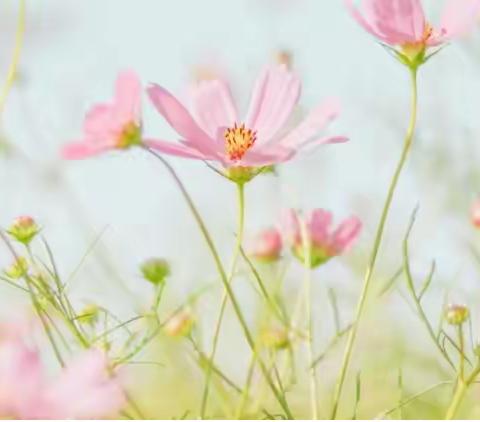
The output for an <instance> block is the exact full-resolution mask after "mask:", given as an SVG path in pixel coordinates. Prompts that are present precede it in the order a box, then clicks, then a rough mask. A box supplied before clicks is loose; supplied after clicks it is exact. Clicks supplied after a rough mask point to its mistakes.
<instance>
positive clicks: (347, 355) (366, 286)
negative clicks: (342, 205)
mask: <svg viewBox="0 0 480 422" xmlns="http://www.w3.org/2000/svg"><path fill="white" fill-rule="evenodd" d="M417 71H418V69H417V68H411V69H410V77H411V84H412V104H411V116H410V123H409V126H408V129H407V134H406V136H405V142H404V145H403V149H402V153H401V156H400V159H399V161H398V164H397V167H396V169H395V172H394V174H393V177H392V180H391V182H390V186H389V188H388V192H387V198H386V200H385V204H384V206H383V211H382V214H381V217H380V221H379V224H378V227H377V231H376V235H375V241H374V243H373V248H372V252H371V255H370V259H369V263H368V266H367V271H366V273H365V278H364V282H363V287H362V291H361V294H360V298H359V301H358V304H357V309H356V313H355V319H354V324H353V326H352V329H351V331H350V333H349V336H348V340H347V345H346V347H345V352H344V356H343V361H342V364H341V367H340V373H339V376H338V380H337V384H336V387H335V393H334V399H333V409H332V413H331V419H335V417H336V416H337V412H338V406H339V402H340V398H341V395H342V391H343V386H344V383H345V378H346V375H347V371H348V368H349V365H350V361H351V358H352V353H353V347H354V344H355V340H356V338H357V332H358V327H359V323H360V320H361V318H362V316H363V312H364V308H365V304H366V300H367V296H368V293H369V291H370V284H371V282H372V279H373V273H374V270H375V265H376V263H377V257H378V253H379V250H380V245H381V243H382V239H383V233H384V231H385V226H386V223H387V219H388V215H389V212H390V207H391V205H392V202H393V198H394V195H395V191H396V188H397V185H398V182H399V180H400V176H401V174H402V170H403V168H404V166H405V163H406V162H407V158H408V156H409V153H410V150H411V147H412V143H413V138H414V134H415V127H416V122H417V103H418V87H417Z"/></svg>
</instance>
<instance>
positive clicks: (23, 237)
mask: <svg viewBox="0 0 480 422" xmlns="http://www.w3.org/2000/svg"><path fill="white" fill-rule="evenodd" d="M39 231H40V227H38V225H37V223H36V222H35V220H34V219H33V218H32V217H29V216H22V217H17V218H16V219H15V220H14V221H13V223H12V225H11V226H10V227H9V228H8V230H7V232H8V234H9V235H10V236H12V237H13V238H14V239H15V240H16V241H17V242H20V243H23V244H24V245H28V244H29V243H30V242H31V241H32V239H33V238H34V237H35V236H36V235H37V234H38V232H39Z"/></svg>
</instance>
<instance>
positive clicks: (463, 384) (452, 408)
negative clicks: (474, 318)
mask: <svg viewBox="0 0 480 422" xmlns="http://www.w3.org/2000/svg"><path fill="white" fill-rule="evenodd" d="M458 344H459V353H460V361H459V364H458V377H457V386H456V387H455V393H454V395H453V397H452V401H451V402H450V405H449V406H448V410H447V413H446V415H445V419H446V420H451V419H453V418H454V417H455V414H456V413H457V411H458V408H459V407H460V405H461V403H462V401H463V399H464V397H465V394H466V392H467V391H468V388H469V387H470V385H471V384H472V383H473V382H474V381H475V378H476V377H477V375H478V371H479V369H478V368H479V367H478V366H477V368H476V369H475V370H474V371H473V372H472V374H471V375H470V377H469V378H468V379H467V380H466V379H465V338H464V335H463V327H462V325H459V326H458Z"/></svg>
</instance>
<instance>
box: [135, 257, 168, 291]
mask: <svg viewBox="0 0 480 422" xmlns="http://www.w3.org/2000/svg"><path fill="white" fill-rule="evenodd" d="M140 271H141V272H142V275H143V278H144V279H145V280H147V281H149V282H150V283H152V284H155V285H158V284H161V283H164V282H165V279H166V278H167V277H168V276H169V275H170V264H169V263H168V261H167V260H165V259H162V258H151V259H149V260H147V261H145V262H144V263H143V264H142V265H141V266H140Z"/></svg>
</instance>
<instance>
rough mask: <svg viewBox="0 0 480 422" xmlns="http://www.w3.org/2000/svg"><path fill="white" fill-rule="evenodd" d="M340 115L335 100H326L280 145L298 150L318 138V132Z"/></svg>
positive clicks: (337, 103) (338, 105) (338, 104)
mask: <svg viewBox="0 0 480 422" xmlns="http://www.w3.org/2000/svg"><path fill="white" fill-rule="evenodd" d="M339 113H340V103H339V101H338V100H337V99H335V98H330V99H328V100H326V101H325V102H324V103H323V104H322V105H320V106H318V107H317V108H315V109H313V110H312V111H311V112H310V113H309V114H308V116H307V117H306V118H305V119H304V120H303V121H302V122H301V123H300V124H299V125H298V126H297V127H296V128H295V129H293V130H292V131H291V132H290V133H288V134H287V136H285V137H284V138H283V139H282V140H281V141H280V145H282V146H284V147H289V148H299V147H301V146H302V145H304V144H305V143H307V142H308V141H310V140H312V138H314V137H315V136H318V134H319V132H320V131H322V130H323V129H325V127H326V126H327V125H328V124H329V123H330V122H331V121H332V120H334V119H335V118H336V117H337V116H338V114H339Z"/></svg>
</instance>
